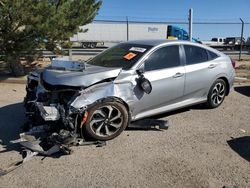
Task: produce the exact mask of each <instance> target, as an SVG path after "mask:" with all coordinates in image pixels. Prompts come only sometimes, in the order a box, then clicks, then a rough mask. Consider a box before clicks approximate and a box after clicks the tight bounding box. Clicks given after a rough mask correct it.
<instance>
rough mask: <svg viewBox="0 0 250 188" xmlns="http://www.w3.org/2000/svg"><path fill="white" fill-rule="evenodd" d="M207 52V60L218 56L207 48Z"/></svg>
mask: <svg viewBox="0 0 250 188" xmlns="http://www.w3.org/2000/svg"><path fill="white" fill-rule="evenodd" d="M207 54H208V59H209V60H213V59H216V58H217V57H219V56H218V55H217V54H216V53H214V52H211V51H209V50H207Z"/></svg>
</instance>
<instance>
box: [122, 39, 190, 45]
mask: <svg viewBox="0 0 250 188" xmlns="http://www.w3.org/2000/svg"><path fill="white" fill-rule="evenodd" d="M169 42H178V43H182V42H185V43H192V42H188V41H182V40H169V39H160V40H159V39H158V40H156V39H153V40H131V41H127V43H132V44H141V45H150V46H158V45H160V44H165V43H169Z"/></svg>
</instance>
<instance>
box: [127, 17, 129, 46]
mask: <svg viewBox="0 0 250 188" xmlns="http://www.w3.org/2000/svg"><path fill="white" fill-rule="evenodd" d="M126 22H127V41H128V40H129V25H128V17H127V16H126Z"/></svg>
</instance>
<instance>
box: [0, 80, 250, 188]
mask: <svg viewBox="0 0 250 188" xmlns="http://www.w3.org/2000/svg"><path fill="white" fill-rule="evenodd" d="M24 87H25V86H24V85H22V84H4V83H0V93H1V95H0V119H1V121H0V139H2V140H3V144H2V145H0V168H5V167H6V166H7V165H9V164H10V163H12V162H14V161H16V160H19V159H21V156H20V155H19V153H18V149H19V148H18V147H17V146H12V145H9V144H8V141H10V140H13V139H16V138H18V130H19V126H20V125H22V123H23V122H24V121H25V118H24V110H23V107H22V103H21V102H22V99H23V97H24V94H25V92H24ZM249 114H250V85H240V86H236V87H235V91H233V92H232V93H231V94H230V96H229V97H227V98H226V100H225V101H224V103H223V104H222V105H221V106H220V107H219V108H217V109H214V110H207V109H202V108H200V107H199V106H198V107H191V108H186V109H184V110H178V111H175V112H172V113H167V114H164V115H162V116H160V117H159V118H162V119H168V120H169V123H170V127H169V129H168V130H165V131H139V130H137V131H131V130H130V131H129V130H127V131H125V132H123V133H122V134H121V135H120V136H119V137H118V138H116V139H114V140H111V141H109V142H108V143H107V146H105V147H101V148H96V147H94V146H83V147H74V148H73V150H74V152H73V154H72V155H68V156H61V157H59V158H52V157H47V158H45V159H43V157H40V156H37V157H34V159H32V160H31V161H29V162H27V163H26V164H24V165H23V166H21V167H20V168H18V169H16V170H14V171H12V172H11V173H9V174H7V175H6V176H3V177H0V187H1V188H2V187H8V188H9V187H19V188H21V187H157V188H158V187H192V188H193V187H216V188H217V187H223V186H229V187H233V186H236V187H250V173H249V172H250V115H249ZM4 144H7V145H4Z"/></svg>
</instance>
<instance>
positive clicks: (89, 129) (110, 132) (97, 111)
mask: <svg viewBox="0 0 250 188" xmlns="http://www.w3.org/2000/svg"><path fill="white" fill-rule="evenodd" d="M128 123H129V115H128V111H127V108H126V107H125V106H124V105H123V104H122V103H119V102H105V101H104V102H97V103H96V104H95V105H94V106H92V107H90V108H89V110H88V117H87V121H86V123H85V124H84V125H83V127H82V129H81V135H82V136H83V137H84V138H86V139H89V140H101V141H106V140H111V139H113V138H115V137H117V136H119V135H120V134H121V132H122V131H123V130H124V129H125V128H126V127H127V125H128Z"/></svg>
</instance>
